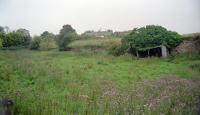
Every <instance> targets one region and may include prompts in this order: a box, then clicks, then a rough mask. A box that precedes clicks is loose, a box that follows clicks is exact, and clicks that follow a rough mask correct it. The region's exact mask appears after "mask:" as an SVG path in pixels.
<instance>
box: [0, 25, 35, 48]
mask: <svg viewBox="0 0 200 115" xmlns="http://www.w3.org/2000/svg"><path fill="white" fill-rule="evenodd" d="M0 39H1V46H2V47H4V48H10V47H26V46H28V45H29V43H30V41H31V36H30V34H29V31H28V30H26V29H18V30H17V31H13V32H9V33H5V32H4V31H3V30H1V32H0Z"/></svg>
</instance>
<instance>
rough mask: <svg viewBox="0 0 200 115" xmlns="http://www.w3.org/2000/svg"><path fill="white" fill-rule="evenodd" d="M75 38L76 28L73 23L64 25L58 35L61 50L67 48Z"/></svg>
mask: <svg viewBox="0 0 200 115" xmlns="http://www.w3.org/2000/svg"><path fill="white" fill-rule="evenodd" d="M75 38H77V34H76V30H75V29H73V28H72V27H71V25H64V26H63V28H62V29H61V30H60V33H59V35H58V36H57V44H58V47H59V50H60V51H63V50H67V49H68V45H69V43H71V41H72V40H73V39H75Z"/></svg>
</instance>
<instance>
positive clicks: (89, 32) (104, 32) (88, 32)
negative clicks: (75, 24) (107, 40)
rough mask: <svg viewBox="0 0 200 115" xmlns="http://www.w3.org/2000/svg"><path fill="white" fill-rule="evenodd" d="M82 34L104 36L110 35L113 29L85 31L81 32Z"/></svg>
mask: <svg viewBox="0 0 200 115" xmlns="http://www.w3.org/2000/svg"><path fill="white" fill-rule="evenodd" d="M83 35H86V36H94V37H99V38H104V37H106V36H112V35H113V31H112V30H106V31H86V32H84V33H83Z"/></svg>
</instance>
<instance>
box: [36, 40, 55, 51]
mask: <svg viewBox="0 0 200 115" xmlns="http://www.w3.org/2000/svg"><path fill="white" fill-rule="evenodd" d="M39 45H40V50H50V49H53V48H55V47H56V46H55V42H54V40H53V39H51V38H45V39H42V40H41V42H40V44H39Z"/></svg>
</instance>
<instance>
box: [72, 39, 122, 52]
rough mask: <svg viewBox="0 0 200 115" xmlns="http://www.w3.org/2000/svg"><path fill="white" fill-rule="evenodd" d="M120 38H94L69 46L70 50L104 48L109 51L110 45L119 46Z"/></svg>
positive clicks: (75, 42) (78, 41)
mask: <svg viewBox="0 0 200 115" xmlns="http://www.w3.org/2000/svg"><path fill="white" fill-rule="evenodd" d="M120 44H121V39H120V38H94V39H87V40H75V41H74V42H72V43H71V44H70V45H69V46H70V47H72V48H104V49H109V48H110V46H112V45H120Z"/></svg>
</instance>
